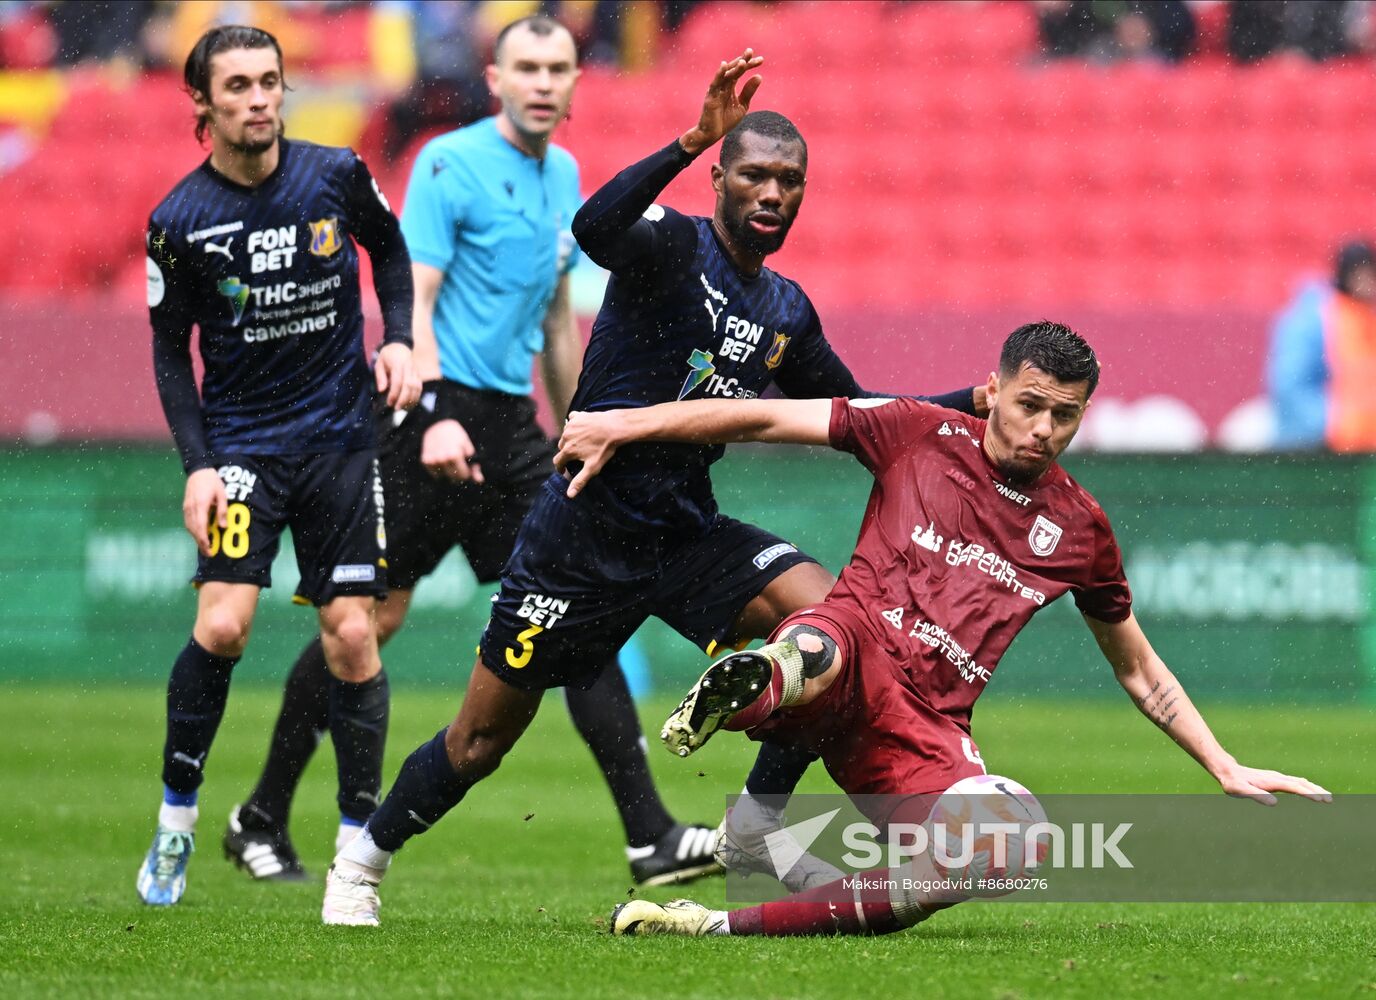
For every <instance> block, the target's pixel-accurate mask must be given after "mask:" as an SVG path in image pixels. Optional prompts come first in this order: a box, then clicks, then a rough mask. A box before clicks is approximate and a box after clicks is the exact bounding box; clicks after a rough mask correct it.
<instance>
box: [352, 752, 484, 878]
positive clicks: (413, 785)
mask: <svg viewBox="0 0 1376 1000" xmlns="http://www.w3.org/2000/svg"><path fill="white" fill-rule="evenodd" d="M448 731H449V727H448V726H445V727H444V728H443V729H441V730H440V731H439V732H438V733H436V734H435V738H434V739H432V740H431V741H430V742H429V743H423V744H421V745H420V746H419V747H417V748H416V749H415V750H414V751H413V752H412V753H411V756H409V757H407V758H406V763H404V764H402V765H401V771H400V772H399V773H398V774H397V780H396V783H395V784H393V785H392V790H391V791H390V792H388V793H387V798H385V799H383V801H382V805H380V806H378V807H377V812H375V813H373V815H372V817H371V818H370V819H369V820H368V832H369V833H370V834H371V835H372V838H373V843H375V844H376V845H377V846H378V847H380V848H381V849H382V850H384V851H396V850H399V849H400V848H401V845H402V844H404V843H406V841H408V840H410V839H411V838H412V837H414V836H415V835H416V834H418V833H424V832H425V831H426V830H428V829H430V827H432V826H434V825H435V824H436V823H438V822H439V820H440V817H442V816H443V815H444V814H445V813H447V812H448V811H449V810H450V809H453V808H454V807H455V806H456V805H458V804H459V802H460V800H462V799H463V797H464V794H465V793H466V792H467V791H468V789H469V788H470V787H471V786H472V783H471V782H467V781H465V780H464V779H462V778H460V777H459V776H458V775H457V774H455V773H454V768H453V767H452V766H451V765H450V763H449V755H448V753H447V752H446V751H445V749H444V736H445V734H446V733H447V732H448Z"/></svg>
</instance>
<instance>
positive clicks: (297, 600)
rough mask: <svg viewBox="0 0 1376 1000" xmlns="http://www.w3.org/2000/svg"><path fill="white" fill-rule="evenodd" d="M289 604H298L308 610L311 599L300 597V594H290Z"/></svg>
mask: <svg viewBox="0 0 1376 1000" xmlns="http://www.w3.org/2000/svg"><path fill="white" fill-rule="evenodd" d="M291 603H293V604H299V605H301V606H302V607H303V608H309V607H310V606H311V599H310V598H309V597H302V596H301V595H300V594H292V595H291Z"/></svg>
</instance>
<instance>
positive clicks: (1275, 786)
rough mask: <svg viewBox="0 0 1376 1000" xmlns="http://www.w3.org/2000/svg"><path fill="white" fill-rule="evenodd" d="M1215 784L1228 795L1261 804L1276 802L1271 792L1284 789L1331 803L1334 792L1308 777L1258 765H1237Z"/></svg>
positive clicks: (1268, 804) (1283, 790)
mask: <svg viewBox="0 0 1376 1000" xmlns="http://www.w3.org/2000/svg"><path fill="white" fill-rule="evenodd" d="M1218 783H1219V784H1220V785H1222V786H1223V790H1224V791H1225V792H1227V793H1228V794H1229V795H1233V796H1236V797H1238V798H1241V799H1251V800H1252V801H1254V802H1260V803H1261V804H1262V805H1264V806H1273V805H1275V804H1276V797H1275V795H1274V794H1273V793H1274V792H1287V793H1289V794H1291V795H1301V796H1303V797H1304V798H1306V799H1313V800H1314V801H1315V802H1332V801H1333V794H1332V793H1331V792H1330V791H1328V789H1326V788H1322V787H1320V786H1319V785H1316V784H1314V783H1313V782H1312V781H1310V780H1309V779H1307V778H1297V777H1295V776H1294V775H1291V774H1281V773H1280V772H1279V771H1267V770H1263V769H1261V768H1257V767H1245V766H1244V765H1242V764H1238V765H1236V766H1235V767H1233V768H1232V770H1230V771H1228V772H1227V773H1226V774H1224V775H1222V776H1221V777H1220V778H1219V779H1218Z"/></svg>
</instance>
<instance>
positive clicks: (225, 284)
mask: <svg viewBox="0 0 1376 1000" xmlns="http://www.w3.org/2000/svg"><path fill="white" fill-rule="evenodd" d="M215 290H216V291H218V292H219V293H220V294H221V295H223V296H224V297H225V298H227V299H229V305H230V308H231V309H233V310H234V325H235V326H238V325H239V321H240V320H242V319H243V318H244V307H245V306H247V305H248V293H249V287H248V285H245V284H244V283H243V282H241V281H240V280H239V279H238V278H236V277H229V278H221V279H220V280H219V281H218V282H217V283H216V284H215Z"/></svg>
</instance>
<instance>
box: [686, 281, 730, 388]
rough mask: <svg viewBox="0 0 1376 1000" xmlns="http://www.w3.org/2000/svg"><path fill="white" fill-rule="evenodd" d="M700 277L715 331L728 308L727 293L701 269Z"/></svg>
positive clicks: (713, 330) (706, 305) (704, 300)
mask: <svg viewBox="0 0 1376 1000" xmlns="http://www.w3.org/2000/svg"><path fill="white" fill-rule="evenodd" d="M698 278H700V279H701V280H702V287H703V288H705V289H706V290H707V298H705V299H703V300H702V304H703V307H704V308H706V310H707V315H709V316H711V317H712V332H713V333H715V332H716V330H717V320H719V319H721V314H722V310H723V309H725V308H726V304H727V301H728V300H727V298H726V296H725V295H723V294H722V293H721V292H719V291H717V290H716V289H715V288H713V287H712V285H711V282H709V281H708V280H707V275H705V274H703V273H702V272H701V271H699V272H698ZM714 301H716V302H719V303H721V304H720V305H718V306H717V308H715V309H713V308H712V303H713V302H714ZM680 398H682V397H680Z"/></svg>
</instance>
